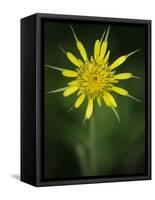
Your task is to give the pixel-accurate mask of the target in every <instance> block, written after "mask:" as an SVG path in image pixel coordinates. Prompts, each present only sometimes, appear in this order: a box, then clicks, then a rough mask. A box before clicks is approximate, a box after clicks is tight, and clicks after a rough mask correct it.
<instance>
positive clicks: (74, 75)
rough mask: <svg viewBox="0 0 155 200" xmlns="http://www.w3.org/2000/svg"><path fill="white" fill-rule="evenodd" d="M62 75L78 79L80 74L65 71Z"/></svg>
mask: <svg viewBox="0 0 155 200" xmlns="http://www.w3.org/2000/svg"><path fill="white" fill-rule="evenodd" d="M62 75H63V76H66V77H77V76H78V73H77V72H76V71H73V70H67V69H65V70H63V71H62Z"/></svg>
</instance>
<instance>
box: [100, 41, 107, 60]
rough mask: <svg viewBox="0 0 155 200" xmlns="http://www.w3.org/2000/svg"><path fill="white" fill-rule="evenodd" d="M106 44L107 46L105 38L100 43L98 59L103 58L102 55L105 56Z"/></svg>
mask: <svg viewBox="0 0 155 200" xmlns="http://www.w3.org/2000/svg"><path fill="white" fill-rule="evenodd" d="M107 46H108V41H107V40H104V41H103V42H102V45H101V50H100V59H103V58H104V56H105V53H106V51H107Z"/></svg>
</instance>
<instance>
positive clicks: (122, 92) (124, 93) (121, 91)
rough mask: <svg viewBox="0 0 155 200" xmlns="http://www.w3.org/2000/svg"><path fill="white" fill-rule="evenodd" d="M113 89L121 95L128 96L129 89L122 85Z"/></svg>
mask: <svg viewBox="0 0 155 200" xmlns="http://www.w3.org/2000/svg"><path fill="white" fill-rule="evenodd" d="M112 90H113V91H114V92H116V93H118V94H120V95H123V96H128V91H127V90H125V89H123V88H120V87H112Z"/></svg>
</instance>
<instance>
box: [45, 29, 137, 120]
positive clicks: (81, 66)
mask: <svg viewBox="0 0 155 200" xmlns="http://www.w3.org/2000/svg"><path fill="white" fill-rule="evenodd" d="M71 29H72V32H73V35H74V38H75V42H76V46H77V49H78V50H79V53H80V55H81V58H77V57H75V56H74V55H73V54H72V53H71V52H69V51H67V52H65V51H64V50H63V49H62V48H61V49H62V51H63V53H65V55H66V56H67V58H68V59H69V61H70V62H71V63H72V64H73V65H74V67H75V69H74V70H69V69H64V68H59V67H55V66H50V65H46V66H47V67H50V68H52V69H55V70H58V71H61V73H62V75H63V76H65V77H67V78H73V79H74V80H72V81H69V83H68V85H67V86H66V87H64V88H60V89H57V90H54V91H50V92H48V93H55V92H61V91H64V92H63V96H64V97H67V96H70V95H71V94H73V93H75V92H77V99H76V101H75V103H74V107H75V108H79V107H80V106H81V104H82V103H83V102H84V100H85V99H86V100H87V101H88V103H87V108H86V113H85V119H90V117H91V116H92V113H93V109H94V103H95V101H97V103H98V105H99V106H101V105H102V102H104V103H105V105H106V106H108V107H110V108H111V109H112V110H113V111H114V113H115V114H116V117H117V118H118V120H119V121H120V118H119V115H118V113H117V111H116V107H117V103H116V101H115V99H114V97H113V95H112V94H111V93H112V92H115V93H117V94H119V95H122V96H127V97H130V98H133V99H135V100H137V101H140V100H138V99H136V98H135V97H133V96H131V95H130V94H129V93H128V91H127V90H126V89H124V88H121V87H118V86H116V85H115V84H117V83H119V81H121V80H127V79H130V78H138V77H137V76H133V75H132V73H128V72H125V73H119V74H116V71H114V70H116V68H117V67H119V66H120V65H121V64H123V63H124V62H125V61H126V59H127V58H129V57H130V56H131V55H133V54H134V53H136V52H137V51H139V50H136V51H133V52H131V53H129V54H126V55H122V56H120V57H119V58H117V59H116V60H115V61H114V62H113V63H112V64H110V65H109V56H110V50H108V35H109V29H110V28H108V30H107V31H106V34H105V32H104V33H103V35H102V37H101V39H100V40H99V39H97V40H96V41H95V45H94V56H91V57H90V59H89V58H88V55H87V52H86V50H85V47H84V45H83V44H82V42H81V41H80V40H79V39H78V37H77V35H76V34H75V32H74V30H73V27H72V26H71ZM104 36H105V38H104ZM103 39H104V40H103Z"/></svg>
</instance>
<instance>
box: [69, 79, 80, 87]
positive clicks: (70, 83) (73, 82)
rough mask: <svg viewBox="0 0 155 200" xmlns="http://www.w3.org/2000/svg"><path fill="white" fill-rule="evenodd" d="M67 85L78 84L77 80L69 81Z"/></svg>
mask: <svg viewBox="0 0 155 200" xmlns="http://www.w3.org/2000/svg"><path fill="white" fill-rule="evenodd" d="M68 85H71V86H75V85H78V81H77V80H74V81H71V82H69V83H68Z"/></svg>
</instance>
